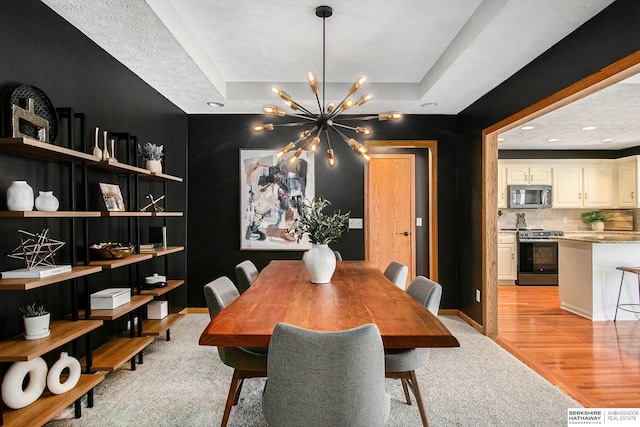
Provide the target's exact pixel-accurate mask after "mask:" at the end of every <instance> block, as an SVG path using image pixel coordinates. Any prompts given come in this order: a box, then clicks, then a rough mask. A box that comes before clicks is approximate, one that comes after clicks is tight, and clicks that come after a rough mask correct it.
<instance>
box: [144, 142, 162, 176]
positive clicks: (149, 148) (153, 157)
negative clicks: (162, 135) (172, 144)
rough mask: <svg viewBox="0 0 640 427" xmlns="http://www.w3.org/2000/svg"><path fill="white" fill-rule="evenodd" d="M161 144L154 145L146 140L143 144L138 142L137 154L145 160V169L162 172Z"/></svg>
mask: <svg viewBox="0 0 640 427" xmlns="http://www.w3.org/2000/svg"><path fill="white" fill-rule="evenodd" d="M163 149H164V146H163V145H156V144H152V143H150V142H146V143H145V144H143V145H140V144H138V154H139V155H140V156H141V157H142V158H143V159H144V160H145V165H144V167H145V169H147V170H149V171H151V172H154V173H162V156H164V152H163Z"/></svg>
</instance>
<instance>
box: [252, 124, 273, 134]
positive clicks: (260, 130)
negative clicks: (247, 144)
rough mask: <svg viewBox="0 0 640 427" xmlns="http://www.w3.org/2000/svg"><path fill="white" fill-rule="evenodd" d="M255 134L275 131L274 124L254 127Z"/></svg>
mask: <svg viewBox="0 0 640 427" xmlns="http://www.w3.org/2000/svg"><path fill="white" fill-rule="evenodd" d="M253 130H254V132H264V131H265V130H273V123H261V124H257V125H254V126H253Z"/></svg>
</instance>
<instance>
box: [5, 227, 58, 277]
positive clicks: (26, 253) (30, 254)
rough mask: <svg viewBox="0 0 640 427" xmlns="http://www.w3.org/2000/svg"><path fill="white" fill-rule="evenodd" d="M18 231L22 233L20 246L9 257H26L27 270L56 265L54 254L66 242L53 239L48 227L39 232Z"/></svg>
mask: <svg viewBox="0 0 640 427" xmlns="http://www.w3.org/2000/svg"><path fill="white" fill-rule="evenodd" d="M18 233H20V246H18V247H17V248H15V249H14V250H13V252H12V253H10V254H9V255H7V256H8V257H9V258H15V259H24V262H25V266H26V267H27V270H31V269H32V268H34V267H37V266H40V265H43V266H48V267H55V266H56V263H55V261H54V259H53V256H54V255H55V253H56V252H57V251H58V250H59V249H60V248H61V247H62V246H64V242H62V241H60V240H55V239H51V238H50V237H49V229H48V228H45V229H43V230H42V231H41V232H40V233H37V234H34V233H30V232H28V231H24V230H18Z"/></svg>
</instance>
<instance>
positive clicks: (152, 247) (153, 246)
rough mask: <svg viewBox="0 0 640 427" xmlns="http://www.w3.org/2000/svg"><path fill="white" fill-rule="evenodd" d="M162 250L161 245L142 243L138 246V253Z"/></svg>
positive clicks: (162, 246) (162, 245)
mask: <svg viewBox="0 0 640 427" xmlns="http://www.w3.org/2000/svg"><path fill="white" fill-rule="evenodd" d="M162 249H164V244H162V243H143V244H141V245H140V253H144V252H156V251H160V250H162Z"/></svg>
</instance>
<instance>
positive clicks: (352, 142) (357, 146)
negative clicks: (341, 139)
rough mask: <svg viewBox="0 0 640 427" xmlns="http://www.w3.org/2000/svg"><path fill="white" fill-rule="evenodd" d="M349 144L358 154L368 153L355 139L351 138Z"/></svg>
mask: <svg viewBox="0 0 640 427" xmlns="http://www.w3.org/2000/svg"><path fill="white" fill-rule="evenodd" d="M347 144H349V145H350V146H351V148H353V151H355V152H356V153H358V154H365V153H366V152H367V151H368V150H367V147H365V146H364V145H362V144H360V143H359V142H358V141H356V140H355V139H353V138H349V140H348V141H347Z"/></svg>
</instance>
